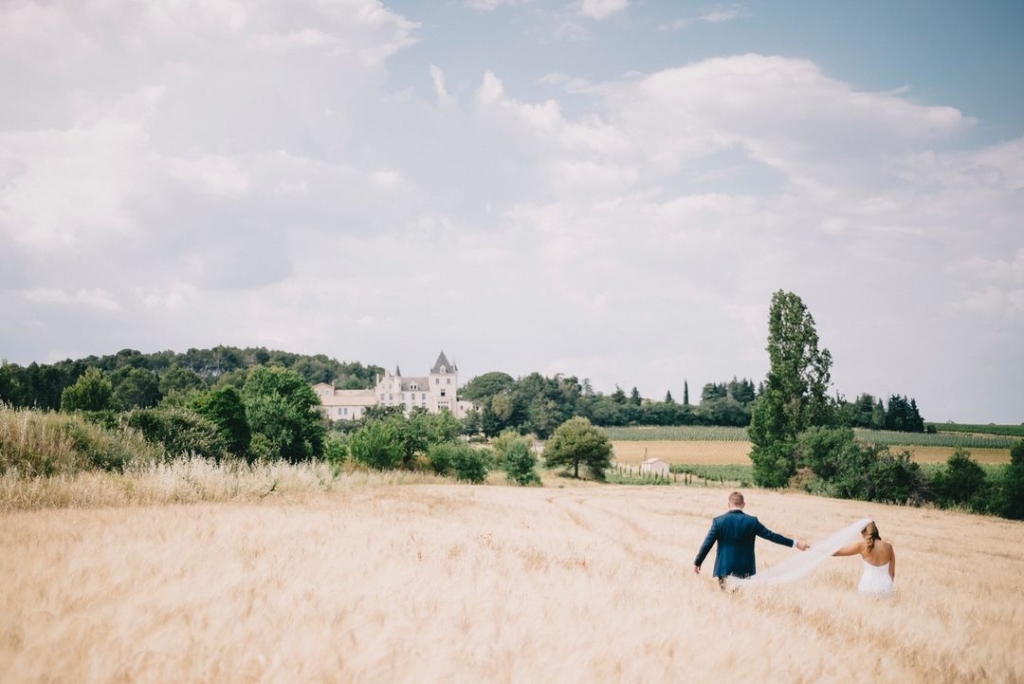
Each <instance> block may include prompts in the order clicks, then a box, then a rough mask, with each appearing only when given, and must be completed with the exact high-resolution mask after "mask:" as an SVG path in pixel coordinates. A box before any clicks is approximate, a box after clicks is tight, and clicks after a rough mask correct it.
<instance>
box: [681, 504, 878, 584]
mask: <svg viewBox="0 0 1024 684" xmlns="http://www.w3.org/2000/svg"><path fill="white" fill-rule="evenodd" d="M744 504H745V502H744V500H743V495H742V494H740V493H739V492H732V493H731V494H730V495H729V510H728V511H727V512H726V513H723V514H722V515H720V516H718V517H717V518H715V519H714V520H713V521H712V522H711V529H710V530H708V534H707V537H705V539H704V543H703V544H701V547H700V550H699V551H698V552H697V557H696V558H695V559H694V561H693V571H694V572H695V573H697V574H700V568H701V565H703V563H704V559H705V558H706V557H707V555H708V552H709V551H711V547H712V546H714V545H715V544H716V543H717V544H718V549H717V551H716V555H715V569H714V576H715V577H716V578H717V579H718V582H719V584H720V585H721V586H722V588H730V589H732V588H741V587H747V586H758V585H769V584H778V583H781V582H792V581H794V580H797V579H800V578H801V577H804V576H805V575H807V574H808V573H809V572H810V571H811V570H813V569H814V568H815V567H816V566H817V565H818V564H820V563H821V562H822V561H823V560H825V559H826V558H829V557H831V556H854V555H859V556H860V557H861V558H862V559H863V563H864V565H863V572H862V574H861V579H860V584H859V586H858V591H859V592H860V593H861V594H864V595H868V596H877V597H883V598H884V597H890V596H892V595H893V594H894V593H895V587H894V585H893V580H894V579H895V577H896V553H895V551H894V550H893V548H892V544H890V543H889V542H886V541H883V540H882V538H881V536H880V535H879V533H878V526H877V525H875V523H874V521H873V520H871V518H864V519H862V520H858V521H857V522H855V523H853V524H851V525H849V526H847V527H845V528H844V529H842V530H840V531H839V532H836V533H835V534H833V535H831V536H829V537H828V538H826V539H823V540H821V541H820V542H817V543H816V544H814V546H813V547H811V546H809V545H808V544H807V543H806V542H803V541H801V540H799V539H796V540H794V539H790V538H789V537H784V536H782V535H781V534H777V533H775V532H772V531H771V530H769V529H768V528H767V527H765V526H764V525H763V524H762V523H761V522H760V521H759V520H758V519H757V518H756V517H754V516H752V515H747V514H746V513H744V512H743V507H744ZM757 537H761V538H763V539H767V540H768V541H771V542H775V543H776V544H781V545H782V546H792V547H795V548H797V549H799V550H801V551H804V553H802V554H799V555H797V556H792V557H790V558H787V559H786V560H784V561H782V562H781V563H777V564H776V565H774V566H773V567H771V568H769V569H768V570H766V571H765V572H762V573H761V574H756V573H757V564H756V562H755V559H754V541H755V539H756V538H757Z"/></svg>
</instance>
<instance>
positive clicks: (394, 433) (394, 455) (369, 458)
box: [348, 420, 405, 470]
mask: <svg viewBox="0 0 1024 684" xmlns="http://www.w3.org/2000/svg"><path fill="white" fill-rule="evenodd" d="M348 450H349V453H350V454H351V455H352V458H353V459H354V460H355V461H356V462H358V463H361V464H363V465H364V466H367V467H368V468H374V469H376V470H394V469H395V468H398V467H400V466H401V465H402V462H403V459H404V457H405V440H404V439H403V437H402V434H401V431H400V429H399V425H398V424H397V423H396V422H395V421H394V420H375V421H371V422H369V423H366V424H365V425H363V426H362V427H361V428H359V429H358V430H356V431H355V432H353V433H352V435H351V436H350V437H349V440H348Z"/></svg>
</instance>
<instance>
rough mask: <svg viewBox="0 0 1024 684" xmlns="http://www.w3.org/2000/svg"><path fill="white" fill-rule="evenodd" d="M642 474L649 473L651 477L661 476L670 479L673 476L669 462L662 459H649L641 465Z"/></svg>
mask: <svg viewBox="0 0 1024 684" xmlns="http://www.w3.org/2000/svg"><path fill="white" fill-rule="evenodd" d="M640 472H641V473H647V474H650V475H659V476H661V477H668V476H669V475H670V474H671V472H672V471H671V469H670V467H669V463H668V461H665V460H662V459H660V458H648V459H647V460H645V461H644V462H643V463H641V464H640Z"/></svg>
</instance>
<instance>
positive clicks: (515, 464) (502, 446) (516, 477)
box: [491, 430, 540, 486]
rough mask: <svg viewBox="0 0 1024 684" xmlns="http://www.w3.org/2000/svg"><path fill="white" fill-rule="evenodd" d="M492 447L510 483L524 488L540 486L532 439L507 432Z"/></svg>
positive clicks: (493, 442) (492, 442) (513, 432)
mask: <svg viewBox="0 0 1024 684" xmlns="http://www.w3.org/2000/svg"><path fill="white" fill-rule="evenodd" d="M491 447H492V448H493V449H494V454H495V459H496V460H497V461H498V463H499V465H500V467H501V468H502V470H504V471H505V476H506V478H507V479H508V481H509V482H515V483H516V484H520V485H524V486H525V485H530V484H540V475H539V474H538V473H537V454H536V452H534V450H533V440H532V439H530V438H529V437H525V436H523V435H520V434H519V433H518V432H516V431H514V430H506V431H505V432H502V433H501V434H500V435H498V436H497V437H495V438H494V439H493V440H492V441H491Z"/></svg>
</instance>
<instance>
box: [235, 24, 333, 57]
mask: <svg viewBox="0 0 1024 684" xmlns="http://www.w3.org/2000/svg"><path fill="white" fill-rule="evenodd" d="M249 42H250V44H251V45H252V46H253V47H254V48H255V49H257V50H266V51H268V52H279V53H280V52H289V51H291V50H304V49H307V48H322V47H327V46H331V45H334V44H335V40H334V37H333V36H331V35H330V34H329V33H325V32H324V31H320V30H317V29H310V28H306V29H301V30H298V31H289V32H287V33H274V34H264V35H259V36H254V37H253V38H252V39H251V40H250V41H249Z"/></svg>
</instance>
